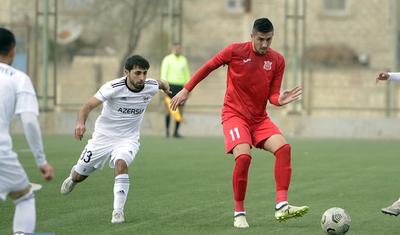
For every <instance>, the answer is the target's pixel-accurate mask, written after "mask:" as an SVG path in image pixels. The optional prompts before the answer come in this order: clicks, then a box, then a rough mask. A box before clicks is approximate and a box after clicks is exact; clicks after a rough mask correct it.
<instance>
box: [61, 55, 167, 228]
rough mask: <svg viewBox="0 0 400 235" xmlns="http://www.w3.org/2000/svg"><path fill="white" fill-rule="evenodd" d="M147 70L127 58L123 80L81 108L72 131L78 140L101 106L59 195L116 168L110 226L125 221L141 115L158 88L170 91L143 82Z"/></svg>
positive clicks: (138, 60)
mask: <svg viewBox="0 0 400 235" xmlns="http://www.w3.org/2000/svg"><path fill="white" fill-rule="evenodd" d="M148 68H149V64H148V62H147V60H146V59H144V58H143V57H141V56H138V55H134V56H132V57H130V58H129V59H128V60H127V62H126V64H125V74H126V77H122V78H118V79H115V80H112V81H110V82H107V83H106V84H104V85H103V86H102V87H101V88H100V89H99V91H98V92H97V93H96V94H95V95H94V97H92V98H90V99H89V101H88V102H87V103H86V104H85V105H83V107H82V109H81V111H80V113H79V117H78V121H77V125H76V128H75V137H76V138H78V139H81V138H82V136H83V133H84V132H85V130H86V128H85V122H86V120H87V117H88V115H89V113H90V111H91V110H93V109H94V108H95V107H97V106H99V105H100V104H102V103H103V109H102V112H101V114H100V116H99V117H98V118H97V120H96V123H95V128H94V133H93V135H92V138H91V139H90V140H89V141H88V143H87V145H86V146H85V148H84V150H83V152H82V154H81V156H80V158H79V160H78V162H77V164H76V165H75V166H73V167H72V170H71V174H70V176H69V177H68V178H67V179H65V181H64V183H63V184H62V186H61V193H62V194H68V193H69V192H71V191H72V189H73V188H74V186H75V184H76V183H78V182H81V181H83V180H84V179H86V178H87V177H88V176H89V175H90V174H91V173H92V172H93V171H95V170H96V169H102V168H103V166H104V165H105V164H106V162H109V166H110V167H111V168H115V184H114V210H113V213H112V220H111V222H112V223H122V222H124V221H125V218H124V213H123V209H124V205H125V202H126V198H127V195H128V191H129V176H128V167H129V166H130V164H131V163H132V161H133V159H134V158H135V156H136V154H137V152H138V150H139V145H140V144H139V136H140V124H141V123H142V120H143V117H144V112H145V110H146V108H147V106H148V104H149V103H150V101H151V99H152V98H153V97H154V96H155V95H156V94H157V92H158V90H159V89H162V90H164V92H166V93H168V92H169V85H168V83H166V82H161V81H158V80H154V79H150V78H148V79H146V75H147V70H148Z"/></svg>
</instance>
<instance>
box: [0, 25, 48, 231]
mask: <svg viewBox="0 0 400 235" xmlns="http://www.w3.org/2000/svg"><path fill="white" fill-rule="evenodd" d="M14 56H15V37H14V35H13V33H12V32H11V31H9V30H7V29H4V28H0V94H1V95H0V198H1V199H2V200H6V198H7V196H10V198H11V199H13V201H14V204H15V213H14V220H13V231H14V233H16V232H25V233H32V232H33V231H34V229H35V224H36V209H35V197H34V193H33V188H31V185H30V183H29V179H28V176H27V175H26V173H25V171H24V169H23V167H22V165H21V163H20V162H19V160H18V157H17V154H16V153H15V152H14V151H13V150H12V140H11V136H10V133H9V129H10V125H11V121H12V119H13V117H14V115H17V116H19V117H20V118H21V120H22V124H23V128H24V132H25V137H26V139H27V141H28V144H29V147H30V149H31V151H32V153H33V155H34V157H35V160H36V164H37V166H38V167H39V169H40V170H41V172H42V174H43V177H44V178H45V179H46V180H51V179H52V178H53V168H52V167H51V166H50V165H49V164H48V163H47V161H46V156H45V154H44V151H43V144H42V138H41V132H40V127H39V123H38V120H37V116H38V114H39V106H38V102H37V99H36V94H35V90H34V89H33V86H32V83H31V80H30V78H29V77H28V75H26V74H25V73H23V72H21V71H19V70H17V69H15V68H13V67H11V66H10V64H11V63H12V61H13V58H14Z"/></svg>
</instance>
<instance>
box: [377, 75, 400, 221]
mask: <svg viewBox="0 0 400 235" xmlns="http://www.w3.org/2000/svg"><path fill="white" fill-rule="evenodd" d="M379 81H396V82H400V73H399V72H391V73H390V72H381V73H379V75H378V77H376V82H379ZM381 211H382V213H384V214H388V215H394V216H398V215H400V198H399V199H398V200H397V201H395V202H393V204H392V205H390V206H388V207H385V208H382V210H381Z"/></svg>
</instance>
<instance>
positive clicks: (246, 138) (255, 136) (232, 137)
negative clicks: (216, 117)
mask: <svg viewBox="0 0 400 235" xmlns="http://www.w3.org/2000/svg"><path fill="white" fill-rule="evenodd" d="M222 128H223V130H224V138H225V140H224V142H225V152H226V153H232V150H233V148H234V147H235V146H236V145H238V144H244V143H246V144H249V145H250V146H255V147H257V148H262V147H263V146H260V144H263V143H264V141H265V140H266V139H268V138H269V137H271V136H272V135H277V134H281V131H280V130H279V128H278V127H277V126H276V125H275V124H274V123H273V122H272V121H271V119H269V118H266V119H265V120H264V121H262V122H260V123H257V124H249V123H247V122H246V121H244V120H243V119H241V118H239V117H231V118H229V119H228V120H226V121H224V122H223V123H222Z"/></svg>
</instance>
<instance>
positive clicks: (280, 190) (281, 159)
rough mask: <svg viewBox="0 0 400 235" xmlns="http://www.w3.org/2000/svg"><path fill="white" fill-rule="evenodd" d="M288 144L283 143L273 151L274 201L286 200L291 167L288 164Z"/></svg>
mask: <svg viewBox="0 0 400 235" xmlns="http://www.w3.org/2000/svg"><path fill="white" fill-rule="evenodd" d="M290 149H291V148H290V144H285V145H283V146H282V147H280V148H279V149H278V150H276V151H275V153H274V155H275V169H274V173H275V183H276V203H279V202H283V201H287V200H288V189H289V184H290V177H291V175H292V168H291V166H290Z"/></svg>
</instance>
